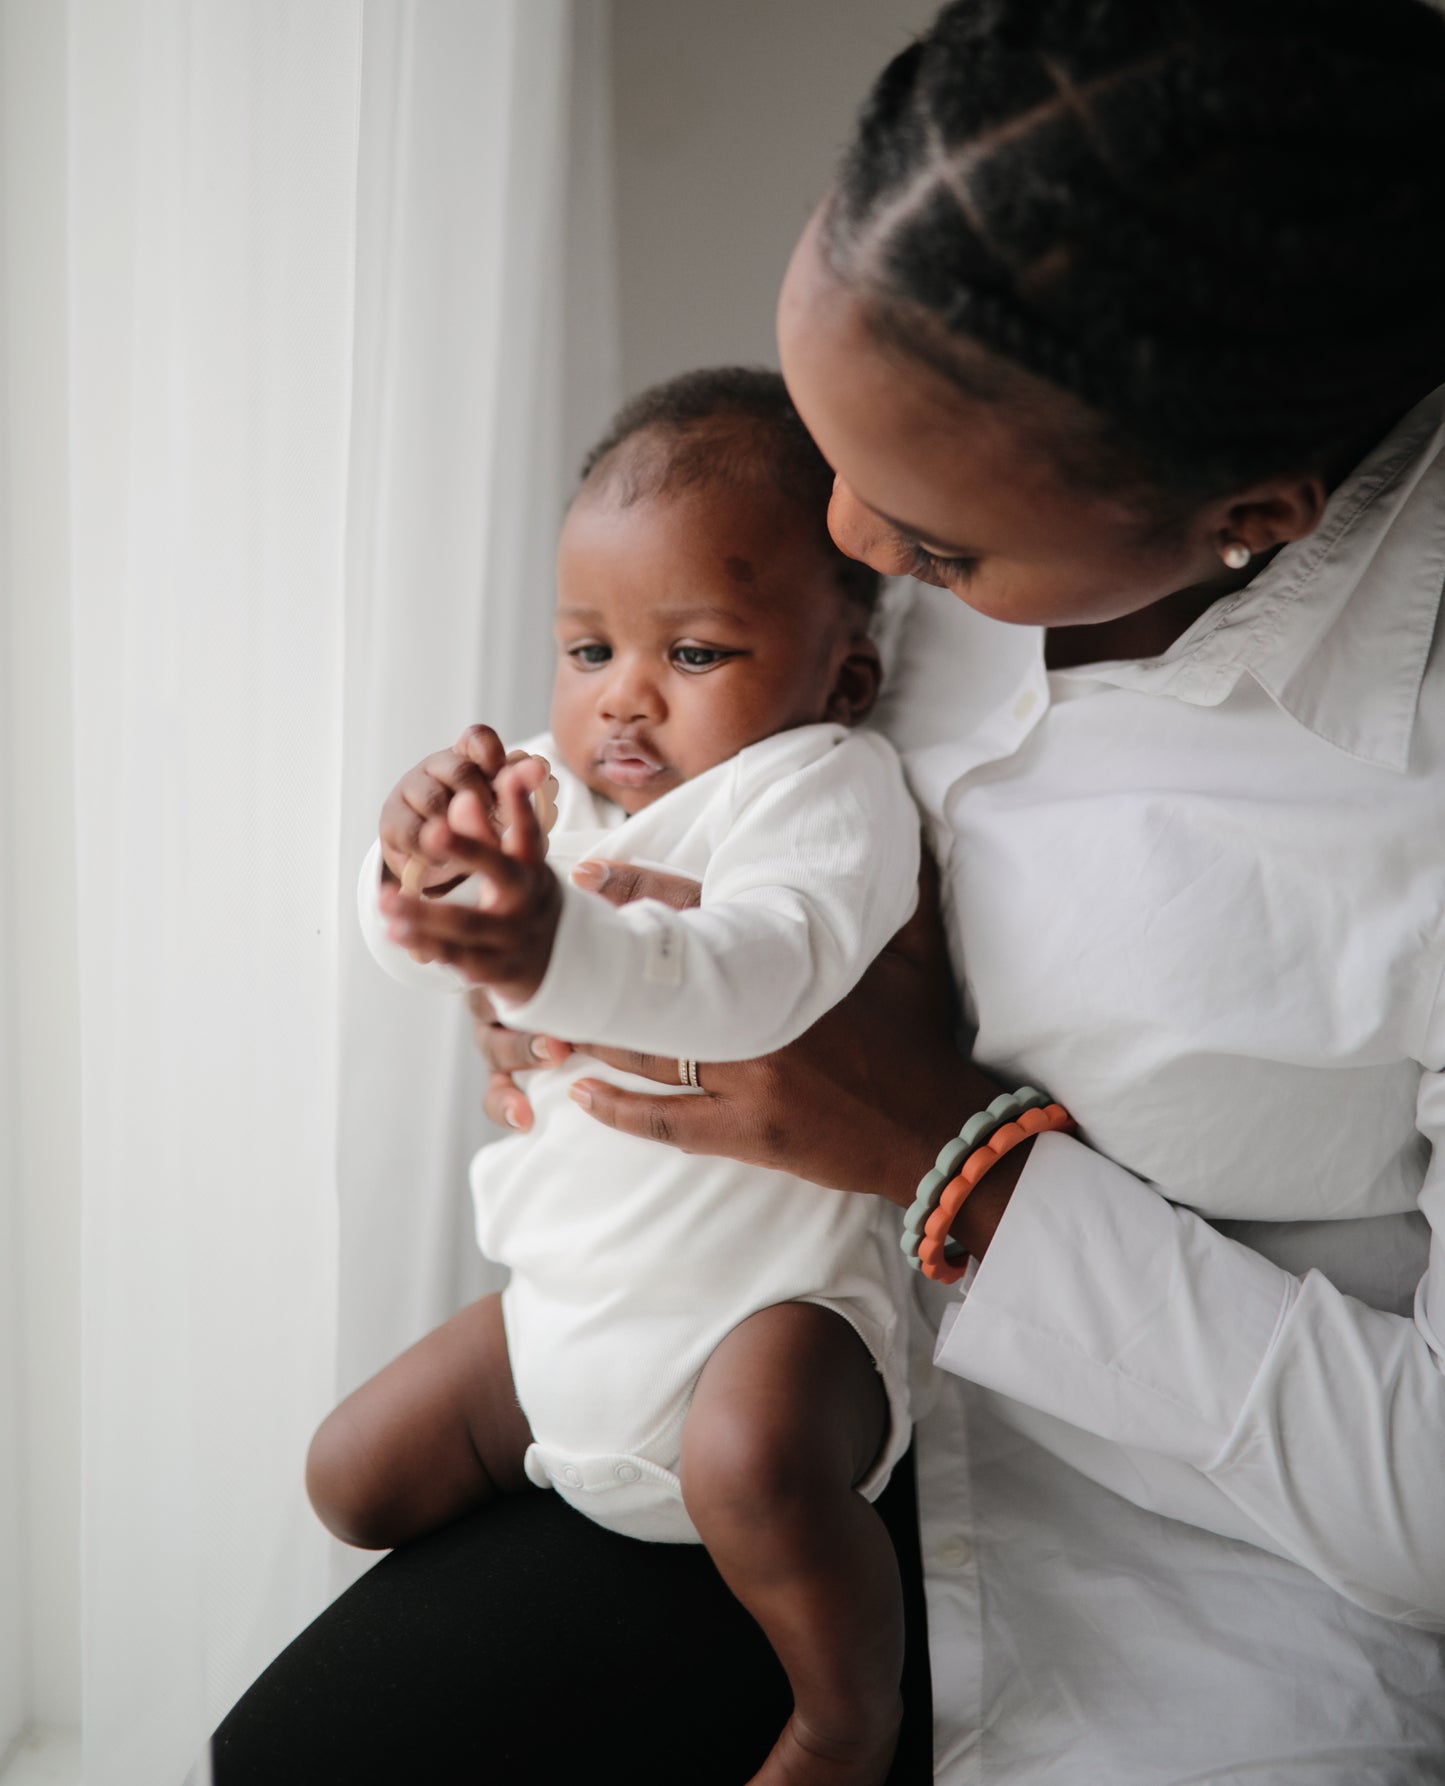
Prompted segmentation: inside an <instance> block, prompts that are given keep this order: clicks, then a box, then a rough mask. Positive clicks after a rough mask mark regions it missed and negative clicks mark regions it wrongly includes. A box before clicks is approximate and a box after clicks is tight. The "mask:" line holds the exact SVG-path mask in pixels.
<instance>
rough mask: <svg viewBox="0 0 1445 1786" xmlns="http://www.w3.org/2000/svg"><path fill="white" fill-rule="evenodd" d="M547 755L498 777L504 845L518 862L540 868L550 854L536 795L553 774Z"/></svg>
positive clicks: (515, 767)
mask: <svg viewBox="0 0 1445 1786" xmlns="http://www.w3.org/2000/svg"><path fill="white" fill-rule="evenodd" d="M551 773H552V771H551V769H550V768H549V766H548V764H547V762H546V760H545V758H543V757H528V758H527V759H526V761H525V762H521V763H514V764H512V765H511V766H510V767H509V768H506V769H504V770H503V771H502V773H501V774H500V775H499V776H498V777H497V784H496V787H497V805H498V807H499V809H500V815H501V820H502V830H503V837H502V848H503V850H505V851H506V853H507V855H509V856H510V857H512V859H513V860H514V861H516V862H520V863H522V864H524V865H525V866H527V867H529V868H536V867H538V866H539V865H540V864H541V863H542V862H543V861H545V860H546V856H547V839H546V834H545V833H544V832H543V830H542V827H541V824H540V823H539V822H538V819H537V814H536V811H535V810H534V808H533V806H532V796H533V794H535V793H536V792H537V790H538V789H539V788H540V787H541V786H542V785H543V783H544V782H546V780H547V779H548V777H549V776H550V775H551Z"/></svg>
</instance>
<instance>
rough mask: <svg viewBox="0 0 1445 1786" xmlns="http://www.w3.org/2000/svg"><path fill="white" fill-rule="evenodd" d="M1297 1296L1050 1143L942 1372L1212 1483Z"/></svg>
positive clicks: (1243, 1257)
mask: <svg viewBox="0 0 1445 1786" xmlns="http://www.w3.org/2000/svg"><path fill="white" fill-rule="evenodd" d="M1297 1291H1298V1285H1297V1283H1296V1281H1295V1279H1294V1278H1292V1277H1291V1276H1290V1275H1289V1274H1288V1273H1287V1272H1284V1271H1281V1270H1280V1269H1279V1267H1278V1266H1276V1265H1272V1264H1271V1263H1270V1262H1269V1261H1268V1260H1267V1259H1264V1258H1263V1257H1261V1255H1260V1254H1258V1253H1255V1252H1252V1251H1251V1250H1250V1249H1249V1248H1248V1247H1246V1246H1242V1245H1241V1244H1240V1243H1239V1242H1238V1241H1234V1240H1229V1239H1227V1238H1226V1237H1225V1236H1224V1235H1222V1234H1219V1233H1217V1232H1216V1231H1215V1230H1214V1229H1213V1228H1211V1227H1210V1226H1209V1224H1208V1223H1207V1222H1205V1221H1204V1220H1203V1219H1202V1218H1201V1217H1199V1216H1197V1215H1195V1214H1193V1213H1192V1212H1191V1211H1189V1210H1185V1209H1179V1208H1176V1207H1175V1206H1174V1205H1173V1204H1171V1203H1170V1202H1168V1200H1167V1199H1166V1198H1164V1197H1163V1196H1161V1195H1160V1193H1159V1192H1158V1191H1156V1190H1154V1189H1153V1188H1152V1187H1151V1186H1149V1185H1147V1184H1145V1183H1143V1182H1142V1181H1141V1180H1140V1179H1137V1178H1135V1177H1134V1176H1133V1175H1132V1174H1131V1173H1129V1172H1126V1171H1125V1170H1124V1169H1123V1168H1122V1167H1120V1166H1116V1165H1115V1164H1114V1163H1113V1162H1112V1161H1111V1160H1108V1159H1106V1158H1105V1157H1104V1156H1103V1155H1102V1154H1098V1153H1095V1152H1093V1150H1092V1149H1090V1148H1087V1147H1085V1146H1084V1145H1083V1144H1082V1143H1081V1142H1079V1141H1076V1140H1073V1139H1071V1138H1070V1137H1068V1136H1065V1135H1041V1136H1040V1137H1039V1138H1038V1140H1037V1141H1036V1142H1035V1144H1034V1147H1033V1151H1032V1154H1031V1155H1030V1158H1029V1161H1028V1164H1027V1165H1026V1166H1025V1168H1024V1170H1023V1173H1022V1174H1021V1175H1020V1178H1019V1182H1018V1185H1017V1187H1016V1189H1015V1190H1014V1193H1013V1196H1012V1197H1011V1198H1010V1200H1009V1204H1008V1208H1007V1209H1006V1210H1005V1212H1004V1216H1003V1219H1002V1221H1001V1222H1000V1223H999V1226H998V1230H997V1232H996V1233H995V1235H994V1237H993V1239H992V1240H991V1241H990V1242H989V1247H988V1252H987V1254H986V1255H985V1257H984V1259H983V1260H982V1262H981V1264H980V1265H979V1268H978V1272H977V1275H976V1276H975V1277H974V1278H973V1280H972V1283H971V1285H970V1286H969V1288H968V1290H967V1292H966V1294H965V1296H964V1297H963V1298H962V1300H961V1301H959V1302H958V1303H956V1304H955V1305H954V1307H953V1308H951V1309H949V1310H948V1311H946V1313H945V1315H944V1319H943V1323H942V1326H941V1328H940V1331H939V1340H938V1347H937V1350H936V1352H935V1354H934V1356H935V1361H936V1362H937V1363H938V1364H939V1365H941V1366H942V1367H943V1369H945V1370H949V1371H952V1372H953V1373H954V1374H955V1375H956V1376H960V1377H966V1378H968V1379H969V1380H970V1381H971V1382H974V1383H978V1384H980V1385H981V1386H982V1387H984V1388H986V1389H992V1390H996V1391H997V1392H999V1393H1000V1394H1003V1395H1007V1396H1011V1397H1012V1398H1013V1399H1014V1400H1016V1401H1019V1402H1022V1403H1024V1404H1025V1405H1026V1406H1028V1407H1033V1408H1038V1409H1040V1410H1041V1411H1042V1412H1044V1413H1048V1414H1053V1415H1055V1416H1056V1417H1057V1418H1059V1419H1061V1420H1066V1421H1068V1422H1069V1423H1070V1424H1071V1425H1074V1426H1077V1427H1081V1428H1082V1429H1084V1430H1085V1431H1087V1432H1093V1433H1097V1434H1098V1435H1099V1436H1100V1437H1101V1438H1105V1439H1109V1440H1112V1441H1114V1442H1115V1443H1117V1444H1120V1445H1130V1446H1134V1447H1137V1448H1138V1449H1140V1450H1144V1451H1153V1452H1159V1453H1161V1454H1163V1455H1166V1456H1172V1457H1177V1458H1179V1459H1180V1460H1181V1461H1183V1462H1185V1463H1188V1464H1190V1465H1192V1466H1193V1467H1194V1468H1196V1469H1201V1470H1207V1469H1208V1468H1209V1467H1210V1465H1211V1464H1212V1463H1213V1462H1214V1461H1215V1460H1216V1459H1217V1458H1218V1456H1219V1454H1220V1452H1221V1451H1222V1450H1223V1448H1224V1447H1225V1445H1226V1444H1227V1442H1228V1440H1229V1437H1230V1434H1231V1433H1232V1432H1233V1430H1234V1428H1235V1425H1236V1423H1237V1421H1238V1419H1239V1417H1240V1415H1241V1412H1242V1411H1243V1409H1244V1405H1245V1402H1246V1399H1247V1397H1248V1395H1249V1391H1250V1388H1251V1385H1252V1384H1253V1383H1254V1381H1255V1379H1256V1377H1257V1376H1258V1374H1259V1372H1260V1369H1261V1368H1262V1366H1263V1364H1264V1362H1265V1359H1266V1358H1267V1356H1268V1355H1269V1352H1270V1349H1271V1347H1272V1345H1273V1344H1274V1341H1275V1338H1276V1336H1277V1334H1278V1332H1279V1329H1280V1326H1281V1323H1282V1322H1283V1319H1284V1316H1285V1314H1286V1312H1287V1311H1288V1309H1289V1307H1290V1305H1291V1303H1292V1302H1293V1299H1294V1296H1295V1294H1296V1293H1297Z"/></svg>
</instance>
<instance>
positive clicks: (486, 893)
mask: <svg viewBox="0 0 1445 1786" xmlns="http://www.w3.org/2000/svg"><path fill="white" fill-rule="evenodd" d="M496 903H497V889H496V888H495V887H494V886H493V885H492V883H491V882H490V881H483V882H482V883H481V885H480V886H479V887H478V888H477V904H478V905H479V906H480V907H481V909H482V910H483V911H484V912H489V911H490V910H491V909H492V907H493V906H494V905H495V904H496Z"/></svg>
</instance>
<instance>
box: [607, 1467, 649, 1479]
mask: <svg viewBox="0 0 1445 1786" xmlns="http://www.w3.org/2000/svg"><path fill="white" fill-rule="evenodd" d="M612 1474H613V1475H614V1476H615V1477H616V1478H617V1480H618V1481H619V1482H636V1481H637V1479H638V1478H639V1477H640V1476H641V1474H642V1471H641V1470H639V1469H638V1467H637V1465H636V1464H618V1466H617V1468H616V1469H615V1470H614V1471H613V1472H612Z"/></svg>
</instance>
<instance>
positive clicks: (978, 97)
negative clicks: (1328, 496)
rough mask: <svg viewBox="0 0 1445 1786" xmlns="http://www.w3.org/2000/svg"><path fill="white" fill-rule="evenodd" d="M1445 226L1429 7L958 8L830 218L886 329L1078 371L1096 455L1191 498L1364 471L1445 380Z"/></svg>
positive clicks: (948, 362)
mask: <svg viewBox="0 0 1445 1786" xmlns="http://www.w3.org/2000/svg"><path fill="white" fill-rule="evenodd" d="M1442 237H1445V17H1441V16H1440V15H1439V14H1438V13H1436V12H1435V11H1433V10H1431V8H1430V7H1429V6H1427V5H1426V4H1424V0H955V3H954V4H952V5H949V6H946V7H945V8H944V10H943V11H942V13H940V14H939V16H938V18H937V20H936V21H935V22H934V24H933V26H932V28H931V30H930V31H929V32H928V33H927V34H926V35H925V36H924V37H923V38H922V39H920V40H919V41H918V42H916V43H914V44H912V45H911V46H910V47H909V48H908V49H907V50H905V51H904V52H903V53H902V54H901V55H900V56H898V57H897V58H895V60H894V61H893V62H892V63H891V64H890V65H889V66H888V67H887V68H886V69H885V70H884V71H883V73H882V75H881V76H880V77H879V79H878V81H877V83H876V85H875V86H874V89H873V92H872V94H871V95H870V97H869V99H868V101H867V103H866V105H865V107H864V110H863V113H862V116H861V119H860V121H859V125H858V129H857V132H856V134H855V138H854V141H853V143H852V145H851V147H850V148H849V149H848V151H847V153H846V156H845V158H844V161H843V165H842V168H841V171H840V174H839V178H838V182H837V185H836V187H835V189H834V192H833V194H832V196H831V199H830V202H829V205H828V209H827V212H826V214H825V219H824V243H825V251H826V253H827V255H828V258H829V261H830V263H831V264H832V266H833V268H834V270H835V271H836V273H837V274H838V275H839V276H840V277H842V278H843V279H844V280H846V281H847V282H849V283H850V284H852V285H854V286H855V287H856V288H857V289H858V291H859V292H860V294H861V295H862V296H863V298H864V300H865V302H866V304H867V306H868V313H869V316H870V320H871V322H872V324H873V326H874V327H875V328H876V329H877V330H878V331H879V332H880V334H881V335H882V336H883V337H884V338H885V339H888V340H890V341H891V342H892V343H893V344H894V345H895V346H897V347H902V348H904V349H906V350H908V351H911V352H914V353H917V354H919V355H921V356H922V357H923V358H925V359H928V360H929V361H930V362H931V363H933V364H935V365H938V366H940V367H941V369H943V370H944V371H945V372H946V373H948V375H949V376H952V377H954V378H955V379H956V380H957V382H959V383H960V384H962V385H964V386H965V388H968V389H969V390H970V391H971V392H972V393H973V394H975V395H985V396H987V395H991V394H994V393H993V392H990V391H989V390H988V389H986V388H982V387H981V386H980V384H979V379H978V372H977V363H978V359H979V356H978V355H977V354H976V353H974V354H972V355H971V356H970V355H969V354H968V353H967V352H964V351H961V350H963V349H965V348H967V347H968V346H969V345H970V344H971V345H972V346H973V347H975V348H977V347H981V348H984V349H986V350H987V351H988V353H989V354H990V355H992V356H994V357H995V362H996V361H998V360H1001V361H1004V362H1007V363H1008V364H1009V365H1011V366H1012V367H1015V368H1019V369H1022V370H1023V371H1024V372H1027V373H1030V374H1033V375H1034V376H1035V377H1037V378H1040V379H1042V380H1044V381H1046V382H1047V383H1048V384H1050V385H1052V386H1055V387H1059V388H1062V389H1063V390H1065V391H1067V392H1069V393H1071V394H1072V395H1073V396H1074V397H1076V398H1078V399H1079V400H1080V401H1081V402H1082V403H1083V404H1084V405H1085V406H1086V408H1087V410H1088V411H1090V412H1092V417H1091V427H1090V430H1089V433H1090V439H1089V441H1088V443H1087V444H1088V446H1089V449H1090V450H1089V452H1088V453H1087V454H1086V455H1084V457H1083V459H1082V461H1081V462H1080V475H1081V476H1083V477H1085V478H1086V479H1087V478H1089V477H1090V476H1091V475H1093V476H1097V477H1098V479H1099V481H1100V482H1110V481H1113V480H1115V479H1117V477H1118V476H1119V474H1120V467H1121V466H1126V467H1132V468H1133V470H1134V472H1135V473H1136V474H1138V475H1139V476H1140V478H1141V481H1142V482H1143V483H1145V484H1146V485H1149V486H1152V487H1154V488H1156V489H1158V490H1161V491H1171V490H1172V491H1173V492H1175V493H1177V494H1178V495H1179V496H1186V497H1197V496H1202V495H1205V494H1217V493H1223V492H1225V491H1228V490H1231V489H1235V488H1243V487H1245V486H1247V485H1248V484H1249V483H1250V482H1252V481H1254V480H1256V479H1258V478H1263V477H1267V476H1270V475H1272V474H1278V473H1283V472H1303V471H1313V470H1319V471H1322V472H1327V471H1328V470H1330V469H1331V468H1332V467H1335V466H1338V468H1339V469H1341V470H1342V469H1344V468H1346V467H1347V466H1348V464H1349V463H1350V462H1351V460H1352V458H1353V457H1355V456H1358V454H1359V453H1360V452H1361V451H1363V450H1364V449H1365V448H1366V447H1367V446H1369V445H1370V444H1371V443H1372V441H1373V440H1374V439H1375V438H1376V437H1378V435H1379V434H1380V433H1381V432H1382V431H1383V429H1384V428H1385V427H1386V426H1387V425H1388V424H1389V423H1390V422H1391V421H1392V420H1393V419H1394V418H1395V417H1396V416H1398V415H1399V414H1401V413H1403V411H1404V410H1405V409H1407V408H1408V407H1409V406H1410V405H1411V404H1412V403H1414V402H1416V401H1417V400H1418V399H1419V398H1421V397H1422V396H1424V395H1425V393H1426V392H1427V391H1429V390H1430V389H1432V388H1433V387H1434V386H1435V385H1436V384H1438V383H1439V382H1441V380H1442V379H1445V301H1442V299H1445V290H1442V276H1441V268H1442ZM985 370H986V368H985ZM1092 424H1097V425H1092Z"/></svg>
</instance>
